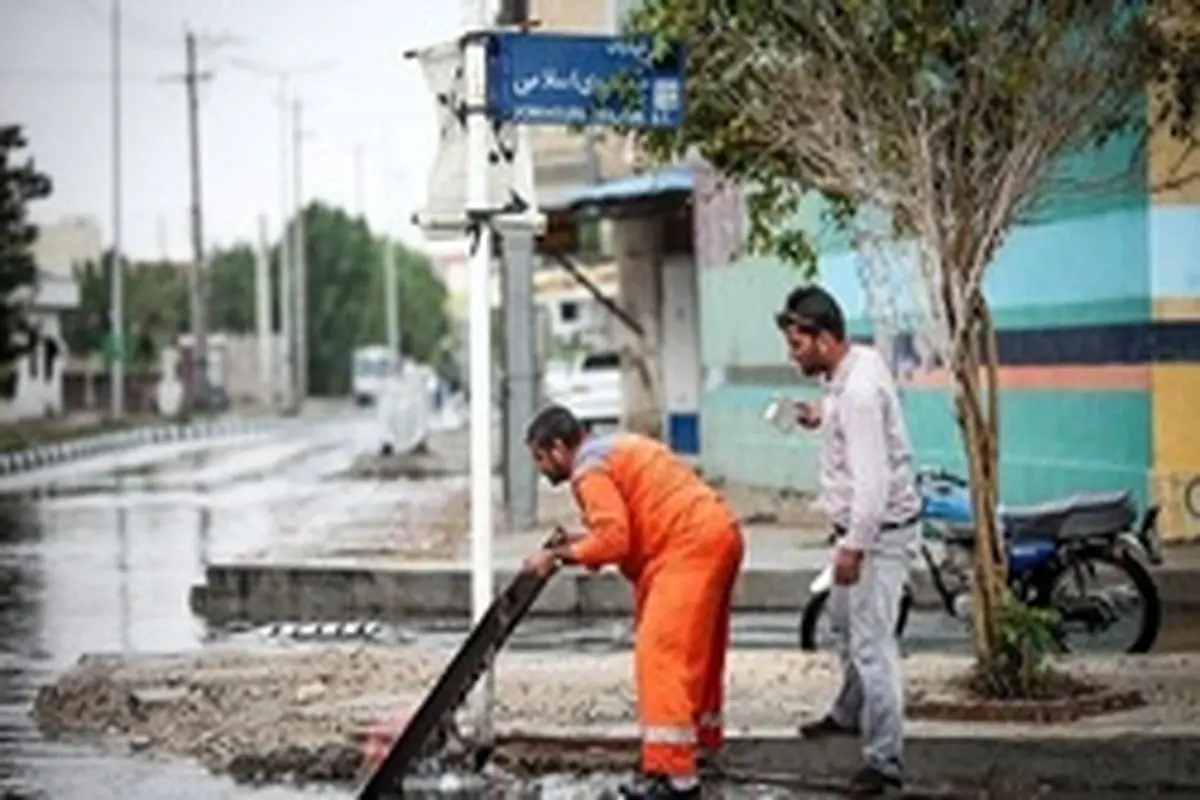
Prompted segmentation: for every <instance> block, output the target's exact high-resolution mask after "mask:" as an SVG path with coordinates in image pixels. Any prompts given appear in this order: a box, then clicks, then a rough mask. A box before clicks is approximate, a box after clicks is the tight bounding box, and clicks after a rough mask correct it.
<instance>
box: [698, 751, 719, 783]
mask: <svg viewBox="0 0 1200 800" xmlns="http://www.w3.org/2000/svg"><path fill="white" fill-rule="evenodd" d="M696 771H697V772H698V773H700V777H701V778H708V779H710V780H720V779H721V778H724V777H725V767H724V765H723V764H722V763H721V757H720V756H719V755H717V754H716V753H704V754H703V755H698V756H696Z"/></svg>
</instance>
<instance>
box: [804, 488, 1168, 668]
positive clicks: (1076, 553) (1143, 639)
mask: <svg viewBox="0 0 1200 800" xmlns="http://www.w3.org/2000/svg"><path fill="white" fill-rule="evenodd" d="M917 490H918V493H919V494H920V496H921V513H920V519H919V523H918V524H919V526H920V531H921V535H920V546H919V552H920V557H921V560H922V561H923V562H924V566H925V568H926V569H927V570H928V573H929V577H930V582H931V583H932V585H933V589H934V592H935V593H936V595H937V597H938V599H939V601H940V604H941V607H942V610H943V611H945V613H946V614H948V615H949V616H951V617H952V618H954V619H956V620H960V621H965V622H968V623H969V621H970V618H971V580H970V576H971V573H972V569H973V553H972V550H973V548H974V546H975V528H974V526H973V524H972V516H973V515H972V510H971V498H970V491H969V486H968V484H967V482H966V481H965V480H963V479H962V478H961V477H959V476H956V475H953V474H951V473H948V472H945V471H943V470H921V471H920V472H919V473H918V474H917ZM998 515H999V518H1000V519H999V522H1000V528H1001V530H1002V531H1003V535H1004V542H1005V548H1006V551H1007V554H1008V586H1009V589H1010V590H1011V591H1012V593H1013V595H1014V596H1015V597H1016V598H1018V599H1019V600H1021V601H1022V602H1025V603H1027V604H1029V605H1031V606H1034V607H1040V608H1047V609H1052V610H1054V611H1056V612H1057V613H1058V617H1059V620H1060V625H1059V631H1058V638H1059V645H1060V647H1061V648H1062V649H1063V650H1064V651H1065V652H1070V651H1074V650H1076V649H1078V645H1079V642H1080V637H1082V636H1083V635H1096V634H1105V633H1108V632H1109V631H1110V630H1111V629H1112V628H1113V627H1114V626H1116V625H1117V623H1118V622H1120V621H1121V620H1122V619H1124V618H1127V617H1128V616H1129V615H1130V614H1131V613H1132V612H1134V611H1136V610H1139V609H1140V611H1141V621H1140V624H1139V625H1138V626H1137V629H1136V631H1135V633H1134V634H1133V635H1132V637H1131V638H1130V640H1129V641H1127V642H1126V643H1124V646H1123V647H1120V648H1118V649H1119V650H1123V651H1124V652H1127V653H1145V652H1148V651H1149V650H1150V648H1152V647H1153V646H1154V642H1155V640H1156V639H1157V637H1158V632H1159V628H1160V627H1161V624H1162V604H1161V600H1160V598H1159V593H1158V587H1157V585H1156V584H1155V582H1154V578H1153V577H1152V576H1151V574H1150V570H1149V566H1150V565H1158V564H1161V563H1162V552H1161V548H1160V541H1159V535H1158V515H1159V509H1158V507H1157V506H1154V505H1151V506H1149V507H1148V508H1147V509H1146V511H1145V513H1143V514H1142V515H1141V517H1140V519H1139V517H1138V513H1137V508H1136V505H1135V503H1134V501H1133V498H1132V496H1131V495H1130V493H1129V492H1111V493H1104V494H1094V495H1081V496H1075V497H1071V498H1067V499H1064V500H1060V501H1056V502H1051V503H1046V504H1042V505H1037V506H1029V507H1024V508H1021V507H1015V508H1005V507H1001V508H1000V509H999V513H998ZM831 543H832V539H831ZM1101 567H1107V568H1112V569H1113V570H1115V571H1116V572H1117V573H1120V574H1123V575H1124V576H1125V577H1126V578H1127V579H1128V582H1129V583H1130V584H1132V587H1133V588H1132V590H1130V589H1129V588H1128V587H1127V586H1122V587H1118V588H1101V589H1093V590H1089V589H1086V588H1085V581H1086V580H1087V579H1090V578H1095V577H1096V576H1097V574H1098V571H1099V568H1101ZM1072 583H1073V584H1074V585H1075V588H1077V589H1078V590H1079V592H1080V593H1081V594H1080V596H1078V597H1066V596H1065V592H1064V589H1067V588H1069V585H1070V584H1072ZM832 585H833V568H832V566H829V567H826V568H825V569H824V570H823V571H822V572H821V573H820V574H819V575H818V576H817V577H816V578H815V579H814V580H813V582H812V584H811V585H810V587H809V597H808V600H807V602H806V603H805V606H804V611H803V614H802V615H801V618H800V647H801V649H803V650H809V651H812V650H816V649H818V633H819V629H820V626H821V621H822V615H823V612H824V609H825V605H826V602H827V600H828V599H829V590H830V588H831V587H832ZM913 602H914V592H913V588H912V584H911V581H910V582H909V583H908V584H906V585H905V587H904V591H903V594H902V596H901V601H900V609H899V615H898V620H897V624H896V635H897V636H898V637H901V636H903V634H904V629H905V626H906V625H907V623H908V618H909V612H910V611H911V610H912V607H913ZM1105 649H1112V648H1105Z"/></svg>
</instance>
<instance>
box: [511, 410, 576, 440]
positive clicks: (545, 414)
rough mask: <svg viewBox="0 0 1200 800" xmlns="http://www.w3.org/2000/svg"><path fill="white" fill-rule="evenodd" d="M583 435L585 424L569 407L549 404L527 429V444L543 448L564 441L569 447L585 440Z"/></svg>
mask: <svg viewBox="0 0 1200 800" xmlns="http://www.w3.org/2000/svg"><path fill="white" fill-rule="evenodd" d="M583 435H584V428H583V424H582V423H580V421H579V420H578V419H576V418H575V415H574V414H572V413H571V412H570V410H569V409H566V408H563V407H562V406H557V405H555V406H547V407H546V408H543V409H542V410H541V411H539V412H538V413H537V416H535V417H534V418H533V420H532V421H530V423H529V427H528V428H526V429H525V444H527V445H529V446H530V447H539V448H541V447H550V446H551V445H553V444H554V443H555V442H562V443H563V444H565V445H566V446H567V447H577V446H578V445H579V443H580V442H582V441H583Z"/></svg>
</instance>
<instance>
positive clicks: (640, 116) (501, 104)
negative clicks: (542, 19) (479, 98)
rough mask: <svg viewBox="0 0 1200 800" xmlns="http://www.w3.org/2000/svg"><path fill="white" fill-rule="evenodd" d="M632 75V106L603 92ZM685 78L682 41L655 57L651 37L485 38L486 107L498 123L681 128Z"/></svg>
mask: <svg viewBox="0 0 1200 800" xmlns="http://www.w3.org/2000/svg"><path fill="white" fill-rule="evenodd" d="M629 80H631V81H632V82H633V83H632V84H631V85H632V86H636V89H637V91H636V96H637V99H636V100H635V101H634V102H632V103H630V102H627V101H628V98H622V97H620V96H617V94H615V93H613V92H611V91H610V92H608V93H607V94H606V93H605V92H604V91H602V90H604V89H610V90H611V88H612V87H614V86H615V85H616V84H615V81H619V82H620V83H622V84H626V85H629V84H628V81H629ZM683 80H684V54H683V46H682V45H681V44H679V43H674V44H673V45H672V46H671V47H670V48H669V50H668V52H667V53H666V54H665V56H664V57H661V58H655V50H654V43H653V40H652V39H650V38H649V37H616V36H583V35H578V34H560V33H521V32H504V33H495V34H492V35H491V37H490V41H489V43H488V56H487V84H488V90H487V94H488V103H487V105H488V109H487V110H488V116H489V117H491V118H492V119H493V120H499V121H501V122H512V123H516V124H523V125H583V124H589V125H608V126H615V125H620V126H630V127H635V128H678V127H679V126H680V125H681V124H682V123H683V111H684V85H683ZM622 100H626V102H622Z"/></svg>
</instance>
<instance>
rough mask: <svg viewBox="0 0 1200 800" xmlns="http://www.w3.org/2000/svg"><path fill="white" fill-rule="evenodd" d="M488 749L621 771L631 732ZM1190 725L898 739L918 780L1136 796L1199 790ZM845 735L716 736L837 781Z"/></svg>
mask: <svg viewBox="0 0 1200 800" xmlns="http://www.w3.org/2000/svg"><path fill="white" fill-rule="evenodd" d="M497 754H498V756H499V757H500V758H502V759H503V760H505V761H507V762H508V763H511V764H516V765H520V766H522V767H525V768H527V769H531V770H533V771H537V772H545V771H553V770H560V769H590V770H605V769H608V770H624V769H631V768H633V767H635V766H636V764H637V760H638V742H637V739H636V737H635V736H633V735H627V734H625V735H623V734H619V733H618V734H607V735H606V734H604V733H602V732H601V733H588V732H586V731H579V732H562V733H545V732H531V733H523V732H510V733H506V734H502V735H501V736H499V737H498V741H497ZM1197 754H1200V732H1198V731H1195V730H1187V729H1183V728H1179V729H1161V728H1155V729H1149V728H1129V729H1113V728H1107V729H1105V728H1057V727H1050V726H1047V727H1044V728H1043V727H1036V726H1007V725H989V724H985V723H978V724H971V725H965V724H963V725H951V724H943V723H926V722H914V723H910V724H909V725H908V731H907V735H906V738H905V767H906V772H907V780H908V781H909V782H910V783H912V784H915V785H920V786H946V785H950V786H954V787H957V788H966V787H972V788H991V789H1000V788H1003V789H1004V790H1005V792H1007V793H1012V792H1016V793H1015V794H1008V795H1007V796H1022V795H1023V796H1028V797H1032V796H1035V795H1037V794H1039V791H1038V790H1039V789H1043V788H1044V787H1053V788H1055V789H1059V790H1085V791H1102V790H1109V791H1111V790H1114V789H1119V790H1121V791H1123V792H1129V793H1130V796H1136V794H1138V793H1142V792H1146V793H1149V792H1153V791H1162V790H1193V791H1200V758H1198V757H1197ZM860 759H861V755H860V752H859V749H858V745H857V743H856V742H854V741H853V740H845V739H843V740H841V741H829V740H827V741H815V742H804V741H801V740H799V739H798V738H797V737H796V734H795V733H793V732H788V731H778V730H775V731H749V732H742V733H739V734H736V735H733V736H731V737H730V738H729V740H728V741H727V743H726V748H725V754H724V758H723V764H724V766H725V767H726V769H728V770H729V771H730V772H731V773H735V774H752V775H759V776H771V777H772V778H778V779H783V780H793V781H797V782H800V783H803V782H831V781H837V780H845V779H846V778H847V777H848V776H849V775H850V774H852V773H853V771H854V770H855V769H856V768H858V766H859V765H860V763H861V761H860Z"/></svg>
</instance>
